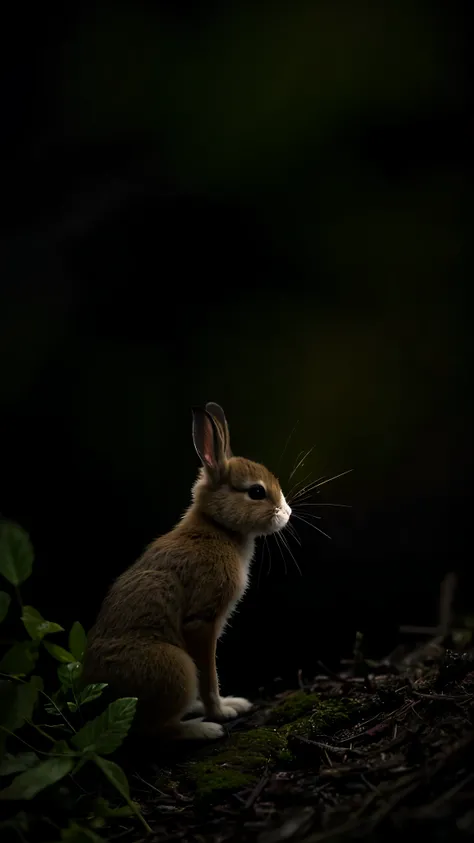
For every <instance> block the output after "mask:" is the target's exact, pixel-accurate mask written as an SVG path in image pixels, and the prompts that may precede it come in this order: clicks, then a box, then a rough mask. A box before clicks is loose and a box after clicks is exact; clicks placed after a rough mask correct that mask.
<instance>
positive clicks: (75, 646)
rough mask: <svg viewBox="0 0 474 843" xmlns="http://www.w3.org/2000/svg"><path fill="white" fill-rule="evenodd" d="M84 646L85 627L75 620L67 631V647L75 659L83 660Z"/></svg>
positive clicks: (85, 639) (85, 645) (85, 644)
mask: <svg viewBox="0 0 474 843" xmlns="http://www.w3.org/2000/svg"><path fill="white" fill-rule="evenodd" d="M86 647H87V635H86V633H85V629H84V627H83V626H82V624H80V623H79V621H75V622H74V623H73V625H72V627H71V631H70V633H69V649H70V651H71V653H72V654H73V656H74V658H75V660H76V661H78V662H82V661H83V660H84V654H85V652H86Z"/></svg>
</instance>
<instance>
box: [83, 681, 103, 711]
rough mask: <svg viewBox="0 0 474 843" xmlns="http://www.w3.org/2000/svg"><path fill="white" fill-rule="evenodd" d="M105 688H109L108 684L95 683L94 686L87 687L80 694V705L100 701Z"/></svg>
mask: <svg viewBox="0 0 474 843" xmlns="http://www.w3.org/2000/svg"><path fill="white" fill-rule="evenodd" d="M105 688H107V682H95V683H94V684H93V685H86V687H85V688H83V689H82V691H81V693H80V694H79V700H78V701H79V703H80V705H85V704H86V703H88V702H92V700H97V699H99V697H100V696H101V694H102V692H103V691H104V689H105Z"/></svg>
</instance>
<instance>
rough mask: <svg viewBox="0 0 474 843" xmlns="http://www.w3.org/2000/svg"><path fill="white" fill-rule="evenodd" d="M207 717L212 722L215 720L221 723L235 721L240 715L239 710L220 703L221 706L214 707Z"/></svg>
mask: <svg viewBox="0 0 474 843" xmlns="http://www.w3.org/2000/svg"><path fill="white" fill-rule="evenodd" d="M207 716H208V717H209V719H210V720H215V721H217V722H218V723H219V722H221V721H224V720H235V718H236V717H238V713H237V709H235V708H234V707H233V706H231V705H226V704H225V703H223V702H221V701H219V704H218V705H216V706H213V708H212V709H211V711H209V713H208V715H207Z"/></svg>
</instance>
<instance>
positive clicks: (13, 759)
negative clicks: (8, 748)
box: [0, 752, 39, 776]
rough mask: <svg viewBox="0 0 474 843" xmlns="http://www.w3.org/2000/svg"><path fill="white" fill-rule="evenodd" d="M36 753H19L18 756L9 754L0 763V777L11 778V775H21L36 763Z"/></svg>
mask: <svg viewBox="0 0 474 843" xmlns="http://www.w3.org/2000/svg"><path fill="white" fill-rule="evenodd" d="M38 761H39V759H38V756H37V755H36V752H19V753H18V755H11V754H10V753H9V752H7V754H6V755H5V757H4V758H3V760H2V761H1V762H0V776H11V775H12V774H13V773H22V772H23V770H28V769H29V768H30V767H34V766H35V765H36V764H37V763H38Z"/></svg>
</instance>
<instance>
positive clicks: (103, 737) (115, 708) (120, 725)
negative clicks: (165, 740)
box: [72, 697, 137, 755]
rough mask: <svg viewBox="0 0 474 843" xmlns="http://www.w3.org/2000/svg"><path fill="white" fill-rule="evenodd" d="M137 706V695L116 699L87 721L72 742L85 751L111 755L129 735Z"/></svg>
mask: <svg viewBox="0 0 474 843" xmlns="http://www.w3.org/2000/svg"><path fill="white" fill-rule="evenodd" d="M136 707H137V698H136V697H123V698H122V699H119V700H114V702H112V703H110V705H109V706H108V707H107V708H106V710H105V711H104V712H102V714H99V716H98V717H96V718H94V720H91V721H90V722H89V723H86V725H85V726H83V727H82V729H81V730H80V731H79V732H77V734H75V735H74V737H73V738H72V743H73V744H74V746H75V747H77V748H78V749H82V750H83V752H85V751H87V752H92V751H93V752H97V753H100V754H101V755H110V753H111V752H115V750H116V749H117V748H118V747H119V746H120V745H121V743H122V742H123V740H124V738H125V737H126V736H127V734H128V731H129V729H130V726H131V725H132V720H133V718H134V715H135V709H136Z"/></svg>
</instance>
